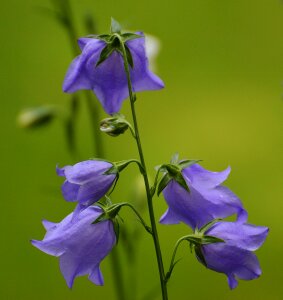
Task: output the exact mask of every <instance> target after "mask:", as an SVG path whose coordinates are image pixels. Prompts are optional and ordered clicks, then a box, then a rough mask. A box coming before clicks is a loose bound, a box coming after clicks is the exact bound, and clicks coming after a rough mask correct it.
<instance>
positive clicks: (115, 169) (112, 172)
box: [103, 163, 119, 175]
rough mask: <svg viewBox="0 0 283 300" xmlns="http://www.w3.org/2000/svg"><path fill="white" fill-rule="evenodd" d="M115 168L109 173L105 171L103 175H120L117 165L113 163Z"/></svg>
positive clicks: (109, 170)
mask: <svg viewBox="0 0 283 300" xmlns="http://www.w3.org/2000/svg"><path fill="white" fill-rule="evenodd" d="M112 164H113V166H112V167H111V168H110V169H108V170H107V171H105V172H104V173H103V174H104V175H111V174H118V173H119V170H118V169H117V167H116V165H115V163H112Z"/></svg>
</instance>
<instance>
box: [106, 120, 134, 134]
mask: <svg viewBox="0 0 283 300" xmlns="http://www.w3.org/2000/svg"><path fill="white" fill-rule="evenodd" d="M128 128H129V124H128V123H127V121H126V120H125V119H124V118H122V117H113V118H106V119H104V120H102V121H101V122H100V130H101V131H102V132H105V133H107V134H108V135H110V136H118V135H120V134H123V133H124V132H125V131H126V130H127V129H128Z"/></svg>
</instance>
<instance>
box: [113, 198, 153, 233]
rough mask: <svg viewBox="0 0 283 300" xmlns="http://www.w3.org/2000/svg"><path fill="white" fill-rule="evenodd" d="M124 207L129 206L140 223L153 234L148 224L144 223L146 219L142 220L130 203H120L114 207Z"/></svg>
mask: <svg viewBox="0 0 283 300" xmlns="http://www.w3.org/2000/svg"><path fill="white" fill-rule="evenodd" d="M123 206H127V207H129V208H131V209H132V211H133V212H134V213H135V215H136V216H137V217H138V219H139V220H140V222H141V224H142V225H143V227H144V229H145V230H146V231H147V232H148V233H150V234H152V229H151V228H150V227H149V226H148V225H147V224H146V222H145V221H144V219H143V218H142V216H141V215H140V214H139V212H138V211H137V210H136V209H135V207H134V206H133V205H132V204H130V203H128V202H123V203H118V204H116V205H114V207H123Z"/></svg>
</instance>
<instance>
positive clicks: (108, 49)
mask: <svg viewBox="0 0 283 300" xmlns="http://www.w3.org/2000/svg"><path fill="white" fill-rule="evenodd" d="M114 50H115V48H114V47H113V46H112V45H111V44H108V45H107V46H105V48H103V50H102V51H101V53H100V56H99V59H98V61H97V63H96V65H95V66H96V67H98V66H99V65H100V64H102V63H103V62H104V61H105V60H106V59H107V58H108V57H109V56H110V55H111V54H112V52H113V51H114Z"/></svg>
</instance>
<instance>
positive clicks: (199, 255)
mask: <svg viewBox="0 0 283 300" xmlns="http://www.w3.org/2000/svg"><path fill="white" fill-rule="evenodd" d="M194 249H195V254H196V257H197V258H198V260H199V261H200V262H201V263H202V264H203V265H204V266H206V267H207V263H206V261H205V258H204V255H203V253H202V249H201V247H200V246H195V247H194Z"/></svg>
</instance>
